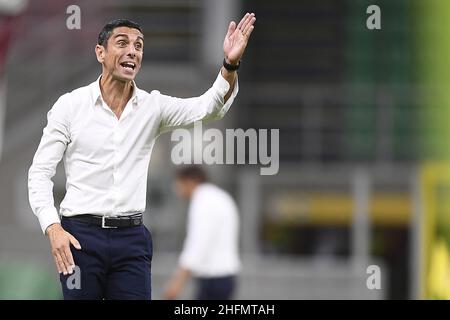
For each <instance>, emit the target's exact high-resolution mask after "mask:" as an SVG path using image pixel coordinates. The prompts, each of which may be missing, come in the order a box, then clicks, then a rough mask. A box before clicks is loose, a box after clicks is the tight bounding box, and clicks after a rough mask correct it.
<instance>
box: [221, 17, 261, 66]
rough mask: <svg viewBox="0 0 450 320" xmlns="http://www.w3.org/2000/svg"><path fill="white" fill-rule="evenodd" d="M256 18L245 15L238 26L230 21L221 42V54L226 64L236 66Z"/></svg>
mask: <svg viewBox="0 0 450 320" xmlns="http://www.w3.org/2000/svg"><path fill="white" fill-rule="evenodd" d="M255 21H256V17H255V14H254V13H247V14H246V15H245V16H244V17H243V18H242V20H241V21H240V22H239V24H238V25H237V26H236V22H234V21H231V22H230V25H229V26H228V32H227V35H226V36H225V40H224V41H223V52H224V54H225V59H226V61H227V63H229V64H233V65H237V64H238V63H239V61H240V60H241V57H242V55H243V54H244V51H245V47H247V43H248V39H249V38H250V35H251V33H252V31H253V29H254V28H255V26H254V23H255Z"/></svg>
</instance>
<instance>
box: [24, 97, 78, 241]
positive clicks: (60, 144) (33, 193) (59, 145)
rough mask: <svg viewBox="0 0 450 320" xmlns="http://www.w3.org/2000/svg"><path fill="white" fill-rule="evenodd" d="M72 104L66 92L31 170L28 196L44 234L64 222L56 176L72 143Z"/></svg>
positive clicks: (49, 115) (54, 109)
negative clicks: (58, 204) (56, 197)
mask: <svg viewBox="0 0 450 320" xmlns="http://www.w3.org/2000/svg"><path fill="white" fill-rule="evenodd" d="M69 103H70V100H69V96H68V94H66V95H63V96H61V97H60V98H59V99H58V101H57V102H56V103H55V104H54V105H53V107H52V108H51V109H50V111H49V112H48V113H47V125H46V127H45V128H44V130H43V135H42V138H41V141H40V143H39V146H38V148H37V151H36V153H35V155H34V158H33V163H32V165H31V167H30V169H29V170H28V198H29V202H30V206H31V209H32V210H33V213H34V214H35V215H36V216H37V217H38V219H39V223H40V225H41V229H42V232H43V233H44V234H45V230H46V229H47V227H48V226H50V225H51V224H53V223H57V222H60V219H59V215H58V212H57V210H56V208H55V205H54V198H53V181H52V178H53V176H54V175H55V172H56V167H57V165H58V163H59V162H60V161H61V158H62V156H63V154H64V152H65V150H66V147H67V144H68V143H69V142H70V134H69V132H70V131H69V119H70V117H69V115H68V111H69V107H70V105H69Z"/></svg>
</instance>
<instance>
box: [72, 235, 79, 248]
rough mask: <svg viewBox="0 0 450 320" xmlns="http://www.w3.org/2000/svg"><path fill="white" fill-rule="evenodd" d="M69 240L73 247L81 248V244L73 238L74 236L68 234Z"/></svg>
mask: <svg viewBox="0 0 450 320" xmlns="http://www.w3.org/2000/svg"><path fill="white" fill-rule="evenodd" d="M69 241H70V243H71V244H72V245H73V246H74V247H75V249H77V250H81V245H80V243H79V242H78V240H77V239H75V237H74V236H72V235H70V236H69Z"/></svg>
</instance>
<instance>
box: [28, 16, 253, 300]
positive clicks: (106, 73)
mask: <svg viewBox="0 0 450 320" xmlns="http://www.w3.org/2000/svg"><path fill="white" fill-rule="evenodd" d="M255 20H256V18H255V15H254V14H250V13H247V14H246V15H245V16H244V17H243V18H242V20H241V21H240V22H239V24H236V23H235V22H231V23H230V24H229V27H228V32H227V34H226V36H225V39H224V42H223V49H224V55H225V57H224V60H223V66H222V68H221V69H220V71H219V74H218V76H217V79H216V81H215V82H214V84H213V85H212V87H211V88H210V89H209V90H207V91H206V92H205V93H204V94H203V95H201V96H199V97H195V98H188V99H180V98H175V97H170V96H167V95H163V94H161V93H160V92H159V91H157V90H153V91H151V93H148V92H146V91H144V90H141V89H138V88H137V86H136V83H135V81H134V79H135V77H136V75H137V74H138V72H139V70H140V67H141V62H142V57H143V52H144V35H143V31H142V29H141V27H140V25H139V24H137V23H135V22H133V21H130V20H127V19H117V20H114V21H112V22H110V23H108V24H106V25H105V26H104V28H103V29H102V30H101V32H100V34H99V36H98V42H97V45H96V47H95V53H96V57H97V60H98V62H99V63H100V64H101V65H102V74H101V76H99V78H98V79H97V80H96V81H94V82H93V83H91V84H90V85H88V86H86V87H82V88H79V89H76V90H74V91H72V92H70V93H67V94H64V95H63V96H61V97H60V98H59V99H58V100H57V102H56V103H55V104H54V105H53V107H52V108H51V110H50V111H49V112H48V114H47V119H48V122H47V126H46V127H45V128H44V131H43V136H42V138H41V141H40V144H39V146H38V149H37V151H36V154H35V156H34V158H33V163H32V165H31V167H30V169H29V172H28V189H29V201H30V205H31V208H32V210H33V212H34V214H35V215H36V216H37V217H38V219H39V223H40V225H41V229H42V232H43V233H44V234H46V235H47V236H48V238H49V241H50V246H51V252H52V255H53V257H54V260H55V264H56V268H57V270H58V272H59V273H60V281H61V286H62V291H63V295H64V298H65V299H151V260H152V255H153V244H152V239H151V234H150V232H149V230H147V228H145V226H144V225H143V221H142V220H143V216H142V213H143V212H144V211H145V203H146V201H145V200H146V185H147V182H146V180H147V176H148V174H147V170H148V164H149V161H150V156H151V151H152V149H153V146H154V143H155V140H156V138H157V137H158V136H159V135H160V134H161V133H163V132H167V131H170V130H173V129H175V128H177V127H180V126H188V125H190V124H192V123H194V122H195V121H199V120H203V119H205V120H206V119H209V120H212V119H220V118H222V117H223V115H224V114H225V113H226V112H227V111H228V109H229V108H230V106H231V104H232V103H233V100H234V98H235V97H236V95H237V92H238V83H237V73H236V70H237V69H238V67H239V65H240V60H241V57H242V55H243V53H244V51H245V48H246V46H247V42H248V39H249V37H250V34H251V32H252V31H253V28H254V26H253V24H254V22H255ZM63 157H64V166H65V173H66V176H67V182H66V188H67V190H66V194H65V197H64V199H63V201H62V202H61V205H60V214H61V216H62V218H60V216H59V214H58V212H57V210H56V208H55V206H54V199H53V182H52V178H53V176H54V175H55V171H56V167H57V165H58V163H59V162H60V160H61V159H62V158H63ZM75 267H78V268H75ZM78 270H79V274H78V276H79V278H80V285H79V286H74V283H76V281H74V282H70V281H72V280H71V279H73V277H72V276H70V275H71V274H72V273H73V272H74V271H77V272H78ZM69 282H70V284H71V285H72V286H69Z"/></svg>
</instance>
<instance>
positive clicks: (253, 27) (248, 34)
mask: <svg viewBox="0 0 450 320" xmlns="http://www.w3.org/2000/svg"><path fill="white" fill-rule="evenodd" d="M253 29H255V26H250V28H249V30H248V31H247V32H246V33H245V36H246V37H247V39H248V38H250V35H251V34H252V32H253Z"/></svg>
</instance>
